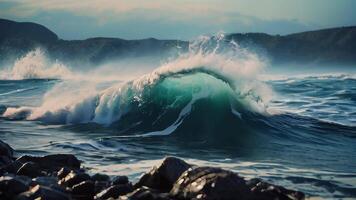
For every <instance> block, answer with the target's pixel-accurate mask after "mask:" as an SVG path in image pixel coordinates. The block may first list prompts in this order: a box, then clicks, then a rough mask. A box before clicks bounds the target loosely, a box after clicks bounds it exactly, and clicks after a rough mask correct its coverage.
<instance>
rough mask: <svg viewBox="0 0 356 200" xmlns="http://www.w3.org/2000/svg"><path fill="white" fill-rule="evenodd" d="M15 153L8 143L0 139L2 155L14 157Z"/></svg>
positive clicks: (0, 152)
mask: <svg viewBox="0 0 356 200" xmlns="http://www.w3.org/2000/svg"><path fill="white" fill-rule="evenodd" d="M13 155H14V150H13V149H12V148H11V147H10V145H8V144H7V143H5V142H3V141H2V140H0V156H6V157H8V158H12V157H13Z"/></svg>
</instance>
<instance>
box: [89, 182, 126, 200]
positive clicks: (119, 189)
mask: <svg viewBox="0 0 356 200" xmlns="http://www.w3.org/2000/svg"><path fill="white" fill-rule="evenodd" d="M132 191H133V187H132V185H131V184H126V185H113V186H111V187H109V188H108V189H106V190H103V191H101V192H100V193H98V194H97V195H95V197H94V199H100V200H101V199H108V198H118V197H119V196H121V195H125V194H127V193H130V192H132Z"/></svg>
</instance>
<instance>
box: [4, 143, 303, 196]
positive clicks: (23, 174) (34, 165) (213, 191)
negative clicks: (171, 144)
mask: <svg viewBox="0 0 356 200" xmlns="http://www.w3.org/2000/svg"><path fill="white" fill-rule="evenodd" d="M304 198H305V195H304V194H303V193H302V192H298V191H294V190H289V189H286V188H284V187H282V186H277V185H273V184H270V183H267V182H264V181H262V180H260V179H257V178H256V179H251V180H245V179H244V178H243V177H241V176H239V175H238V174H237V173H234V172H232V171H228V170H224V169H221V168H215V167H200V166H195V165H191V164H188V163H186V162H185V161H183V160H181V159H179V158H175V157H166V158H165V159H163V161H162V163H161V164H160V165H159V166H154V167H153V168H152V169H151V171H149V172H147V173H145V174H144V175H143V176H142V177H141V178H140V179H139V181H138V182H137V183H132V182H130V180H129V178H128V177H127V176H125V175H122V176H115V177H110V176H108V175H105V174H94V175H92V176H90V175H89V174H88V173H87V172H86V170H85V169H84V168H82V167H81V162H80V161H79V160H78V159H77V158H76V157H75V156H74V155H71V154H54V155H47V156H42V157H34V156H29V155H24V156H21V157H18V158H15V157H14V150H13V149H12V148H11V147H10V146H9V145H8V144H6V143H5V142H3V141H1V140H0V199H4V200H6V199H9V200H10V199H16V200H30V199H31V200H32V199H42V200H52V199H53V200H70V199H78V200H86V199H88V200H90V199H98V200H102V199H119V200H124V199H132V200H151V199H152V200H173V199H181V200H183V199H207V200H208V199H209V200H210V199H249V200H250V199H251V200H252V199H259V200H268V199H273V200H276V199H280V200H284V199H286V200H287V199H292V200H300V199H304Z"/></svg>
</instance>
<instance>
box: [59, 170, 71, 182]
mask: <svg viewBox="0 0 356 200" xmlns="http://www.w3.org/2000/svg"><path fill="white" fill-rule="evenodd" d="M70 171H71V170H70V169H69V168H66V167H62V168H61V169H60V170H59V171H58V172H57V177H58V179H62V178H64V177H66V176H67V175H68V174H69V173H70Z"/></svg>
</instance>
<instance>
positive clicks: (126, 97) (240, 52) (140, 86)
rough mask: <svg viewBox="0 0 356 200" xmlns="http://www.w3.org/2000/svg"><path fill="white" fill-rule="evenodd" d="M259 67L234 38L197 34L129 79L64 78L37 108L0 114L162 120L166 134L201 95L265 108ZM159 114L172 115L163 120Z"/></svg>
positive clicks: (109, 121)
mask: <svg viewBox="0 0 356 200" xmlns="http://www.w3.org/2000/svg"><path fill="white" fill-rule="evenodd" d="M263 68H264V62H263V61H261V60H260V59H259V57H258V56H257V55H255V54H253V53H250V52H248V51H246V50H245V49H242V48H240V47H239V46H238V44H236V43H235V42H233V41H226V40H225V39H224V36H223V35H222V34H219V35H218V36H215V37H212V38H211V37H201V38H199V39H198V40H195V41H193V42H191V44H190V46H189V52H187V53H183V54H181V55H180V56H178V57H177V58H175V59H173V60H170V61H168V62H166V63H164V64H162V65H161V66H160V67H158V68H157V69H155V70H153V71H152V72H150V73H147V74H145V75H143V76H141V77H138V78H136V79H134V80H132V81H127V82H120V83H118V82H116V83H113V84H112V86H110V87H108V88H107V87H101V88H100V87H97V85H98V84H99V83H98V82H97V81H96V82H92V81H88V80H87V79H84V80H81V79H78V78H77V79H76V80H71V81H70V80H66V81H63V82H62V83H59V84H58V85H56V86H55V87H54V88H53V89H52V90H51V91H49V92H48V93H47V94H46V95H45V96H44V98H43V103H42V105H41V106H39V107H34V108H29V107H26V108H24V107H23V108H8V109H7V110H6V112H5V113H4V114H3V116H5V117H14V116H16V115H18V114H19V113H21V115H26V119H28V120H41V121H44V122H47V123H55V124H75V123H88V122H95V123H98V124H103V125H105V126H112V125H113V123H117V122H119V124H120V122H121V121H122V123H123V124H125V123H124V121H128V122H127V124H135V123H138V124H150V123H156V122H157V123H158V122H160V121H164V123H163V122H162V123H158V124H160V125H157V127H158V129H159V130H165V131H163V132H164V133H163V132H162V134H169V133H171V132H172V131H174V130H175V129H176V128H177V127H178V126H179V125H180V124H181V122H182V120H183V119H184V118H185V117H186V116H187V115H189V113H190V111H191V109H192V107H194V104H195V103H196V102H197V101H199V100H201V99H206V98H218V99H219V98H223V99H224V98H227V99H230V100H233V101H237V102H238V103H237V104H239V107H240V108H239V109H235V108H234V109H230V108H229V110H234V113H237V112H238V110H241V109H242V108H243V109H244V110H249V111H251V112H261V113H263V112H265V108H266V106H267V105H268V101H269V98H270V97H269V95H268V94H269V93H270V89H269V88H268V87H267V86H265V85H264V84H263V83H261V82H259V81H257V79H256V76H257V75H258V74H259V73H260V71H261V70H263ZM77 77H79V76H77ZM176 86H177V87H176ZM203 91H205V92H203ZM201 94H204V95H201ZM266 94H267V95H266ZM230 100H229V101H230ZM219 101H220V100H219ZM222 101H225V100H222ZM229 105H230V104H229ZM231 105H236V104H231ZM24 113H25V114H24ZM135 115H137V116H135ZM164 115H169V116H170V117H167V118H171V119H170V120H162V119H163V117H162V116H164ZM130 116H132V117H130ZM140 116H141V117H142V119H141V120H140V119H139V118H140ZM123 117H124V119H123V120H121V119H122V118H123ZM137 118H138V119H137ZM128 119H131V121H130V120H128ZM132 119H135V120H136V119H137V120H136V121H135V120H133V121H132ZM173 127H174V128H173ZM167 130H169V131H167ZM147 131H148V132H150V133H148V135H157V134H159V133H157V132H155V131H157V130H151V129H150V130H145V132H146V133H147Z"/></svg>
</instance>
